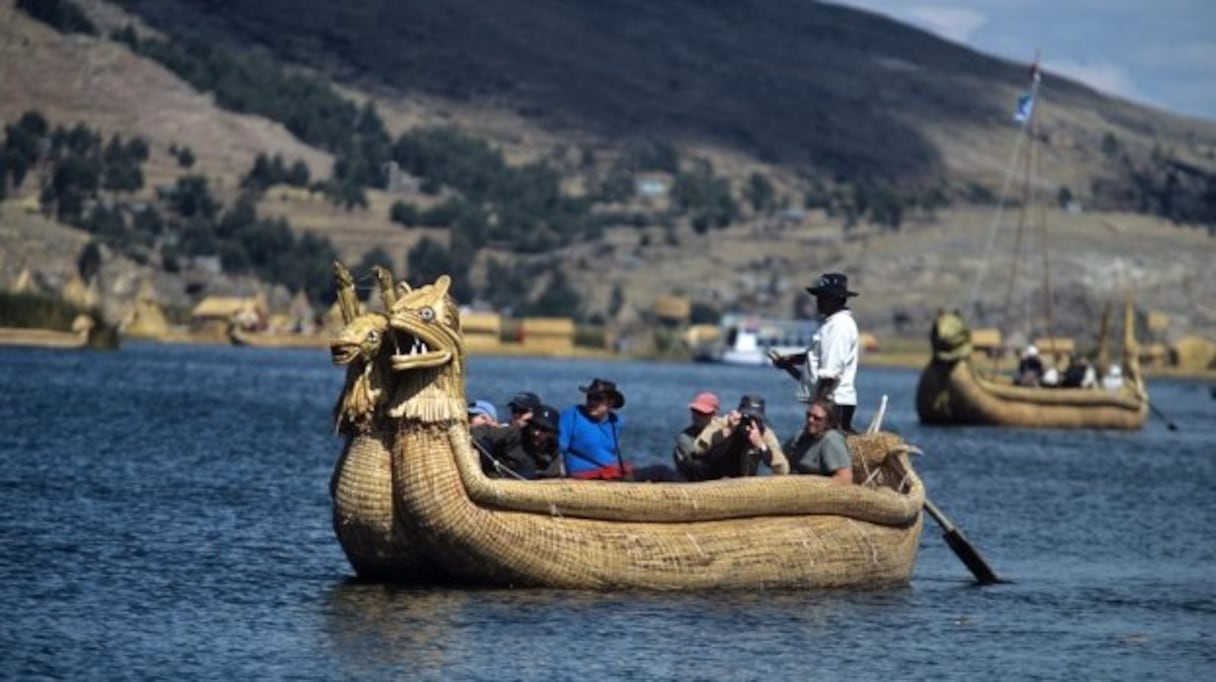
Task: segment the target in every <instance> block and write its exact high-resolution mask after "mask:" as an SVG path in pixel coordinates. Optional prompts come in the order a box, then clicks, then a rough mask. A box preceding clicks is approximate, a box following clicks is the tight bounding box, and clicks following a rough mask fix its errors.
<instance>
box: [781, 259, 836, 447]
mask: <svg viewBox="0 0 1216 682" xmlns="http://www.w3.org/2000/svg"><path fill="white" fill-rule="evenodd" d="M806 290H807V292H808V293H810V294H811V295H812V296H814V297H815V307H816V308H817V309H818V311H819V329H818V330H817V331H816V332H815V335H814V336H813V337H811V346H810V348H808V349H807V350H806V352H805V353H795V354H792V355H781V354H779V353H777V352H776V351H770V354H769V358H770V359H771V360H772V361H773V364H774V365H775V366H777V367H780V368H781V369H784V370H785V371H787V372H789V373H790V374H791V375H794V376H796V377H797V378H798V379H799V381H801V382H802V386H801V387H800V389H799V391H798V399H799V400H802V401H803V402H806V403H810V402H812V401H814V400H815V399H816V398H827V399H828V400H831V401H832V403H834V404H835V405H836V415H837V417H838V420H839V422H840V428H841V429H843V430H845V431H848V432H852V431H853V413H854V412H855V411H856V410H857V389H856V387H855V386H854V381H855V380H856V378H857V358H858V332H857V322H856V321H855V320H854V319H853V311H851V310H849V304H848V301H849V299H850V298H852V297H853V296H856V295H857V292H855V291H849V278H848V277H846V276H845V275H842V274H840V273H838V272H829V273H826V274H824V275H823V276H821V277H820V278H819V279H817V280H815V283H814V284H812V285H811V286H809V287H807V289H806ZM799 365H802V366H801V368H799Z"/></svg>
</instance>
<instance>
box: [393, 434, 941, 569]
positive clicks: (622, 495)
mask: <svg viewBox="0 0 1216 682" xmlns="http://www.w3.org/2000/svg"><path fill="white" fill-rule="evenodd" d="M467 442H468V435H467V425H465V424H464V423H462V421H460V420H452V421H449V422H446V423H443V422H422V423H417V422H411V423H406V424H403V425H402V427H401V431H400V433H399V435H398V438H397V440H396V443H395V445H394V447H393V450H392V461H393V464H392V471H393V494H394V496H395V504H396V513H397V522H398V524H405V523H408V524H413V526H414V528H415V529H417V530H418V531H419V533H420V535H422V536H423V538H424V542H425V544H426V546H427V547H426V550H425V551H426V554H427V556H428V557H429V558H430V559H431V560H433V561H435V562H436V563H437V564H439V565H440V566H441V567H442V569H443V570H444V571H445V572H446V573H447V574H448V575H449V576H450V577H452V578H455V579H459V580H463V581H466V582H470V583H474V584H499V585H518V586H546V587H560V588H576V589H610V588H622V587H628V588H643V589H658V590H677V589H704V588H711V587H712V588H727V589H729V588H755V587H798V588H808V587H840V586H846V585H865V586H877V585H886V584H898V583H904V582H906V581H907V580H908V578H909V576H910V574H911V570H912V565H913V562H914V561H915V557H916V549H917V546H918V544H919V538H920V529H921V516H920V513H919V510H920V506H921V505H922V504H923V500H924V495H923V488H922V487H921V484H920V480H919V478H917V477H916V475H915V474H914V473H913V472H912V471H911V469H910V467H907V466H906V455H904V454H902V453H900V454H896V455H894V456H893V457H892V458H891V459H892V460H894V461H895V462H897V464H893V465H892V466H894V467H897V468H898V467H903V473H904V474H906V477H905V479H904V480H905V484H906V486H907V488H908V492H907V493H906V495H905V498H906V499H904V500H903V501H901V502H894V506H898V507H900V508H902V509H903V510H904V512H905V514H904V516H903V517H902V518H901V519H900V523H899V524H898V525H882V524H877V523H871V522H867V521H864V520H860V519H858V518H852V517H851V516H852V515H853V514H857V515H864V514H867V513H870V512H872V511H873V509H875V508H880V507H884V506H886V505H887V504H888V503H890V502H891V501H893V498H896V497H899V496H898V495H896V494H895V493H894V492H889V494H883V493H879V492H877V491H874V490H870V489H867V488H863V487H861V486H854V488H856V489H857V491H859V492H861V493H862V495H861V496H860V497H864V496H866V495H870V496H873V497H874V498H875V501H874V502H870V501H866V500H862V499H860V497H859V498H852V497H851V496H849V495H845V496H843V497H842V500H843V503H842V504H841V508H840V509H838V510H837V513H822V514H795V515H761V514H757V513H755V512H753V513H752V515H750V516H745V517H738V518H723V516H724V515H725V514H728V513H733V514H740V513H741V512H740V511H738V510H735V511H729V512H728V511H724V510H725V509H727V507H726V505H727V503H726V501H725V498H726V497H731V496H733V497H735V498H743V499H745V500H751V501H752V503H754V504H755V505H760V506H764V505H769V504H771V501H770V499H769V498H770V497H773V496H778V497H780V496H785V495H788V494H789V492H790V491H793V490H797V489H799V488H798V487H797V486H793V487H788V489H787V486H785V485H783V484H782V482H780V481H778V480H777V479H775V478H773V479H769V478H763V479H749V480H746V481H742V480H741V481H726V482H722V483H696V484H646V483H610V482H595V481H563V482H560V483H559V484H558V485H553V486H549V485H546V484H544V483H521V484H518V485H512V486H503V487H501V488H497V491H498V493H499V494H500V497H499V500H498V501H499V504H511V501H510V500H511V498H512V497H514V496H516V495H523V491H524V489H525V488H530V489H533V490H539V489H542V488H545V489H547V488H552V489H553V490H554V491H558V490H566V489H568V490H570V491H571V496H572V498H573V496H574V495H575V494H577V495H581V496H584V497H586V498H588V499H589V500H590V502H588V503H587V504H585V505H583V506H584V507H585V508H584V509H583V510H582V511H583V513H586V514H590V513H598V514H604V515H605V516H608V517H610V518H611V517H612V516H614V515H624V516H630V517H634V516H638V515H644V514H645V513H652V514H654V515H658V516H662V515H664V514H670V512H669V511H666V510H664V508H663V506H662V505H663V504H664V503H665V502H669V501H671V500H675V499H693V500H697V499H700V498H702V497H703V498H704V500H703V501H704V504H705V505H706V506H707V509H706V510H705V511H704V512H703V513H702V515H701V516H700V517H698V518H700V519H702V520H690V521H683V522H672V521H658V520H649V521H641V520H634V521H622V520H616V519H611V520H593V519H589V518H575V517H570V516H565V515H560V512H561V510H560V509H556V510H553V511H552V512H546V513H535V512H531V513H530V512H522V511H505V510H503V509H501V508H491V507H489V506H484V505H481V504H478V503H476V502H474V500H472V499H470V497H469V490H471V489H473V488H476V487H477V486H479V485H480V484H481V483H482V482H484V481H485V479H484V477H483V476H482V475H481V474H480V471H479V470H471V469H470V468H471V467H475V466H476V460H475V458H474V456H473V454H472V453H471V452H470V451H469V448H468V446H467ZM901 460H902V462H901ZM789 478H790V479H794V480H795V481H796V482H802V483H805V484H808V485H807V486H805V487H802V488H800V490H801V492H802V493H803V495H806V496H809V495H812V494H815V493H819V492H824V491H821V490H819V489H818V487H817V486H811V485H809V484H810V483H812V482H813V481H812V480H811V479H810V478H809V477H789ZM785 483H789V481H786V482H785ZM840 487H841V488H845V487H844V486H840ZM825 491H826V489H825ZM546 492H548V491H546ZM723 492H727V493H729V494H728V495H723V494H722V493H723ZM880 499H881V500H882V501H878V500H880ZM850 503H851V506H852V508H846V507H848V506H849V504H850ZM680 514H682V515H686V514H687V505H685V510H684V511H681V512H680Z"/></svg>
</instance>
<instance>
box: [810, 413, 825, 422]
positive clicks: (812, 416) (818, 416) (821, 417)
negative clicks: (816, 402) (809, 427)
mask: <svg viewBox="0 0 1216 682" xmlns="http://www.w3.org/2000/svg"><path fill="white" fill-rule="evenodd" d="M806 418H807V419H809V420H811V421H813V422H821V421H826V420H827V418H828V416H827V415H826V414H815V413H814V412H807V413H806Z"/></svg>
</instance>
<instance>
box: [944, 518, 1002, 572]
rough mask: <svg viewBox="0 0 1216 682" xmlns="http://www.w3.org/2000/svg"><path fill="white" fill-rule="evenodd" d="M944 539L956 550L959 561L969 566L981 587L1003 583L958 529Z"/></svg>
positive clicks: (952, 530) (945, 535) (947, 533)
mask: <svg viewBox="0 0 1216 682" xmlns="http://www.w3.org/2000/svg"><path fill="white" fill-rule="evenodd" d="M942 537H943V538H945V539H946V544H948V545H950V549H952V550H954V554H955V555H956V556H958V558H959V560H960V561H962V562H963V564H965V565H966V566H967V570H969V571H971V575H974V576H975V580H976V582H978V583H979V584H981V585H995V584H996V583H999V582H1001V579H1000V578H998V577H996V573H994V572H993V570H992V568H991V567H990V566H988V562H987V561H984V557H982V556H980V553H979V552H978V551H976V549H975V547H974V546H973V545H972V544H971V543H970V542H968V541H967V538H965V537H963V534H962V533H960V532H959V531H958V530H957V529H953V528H952V529H950V530H948V531H946V532H945V533H942Z"/></svg>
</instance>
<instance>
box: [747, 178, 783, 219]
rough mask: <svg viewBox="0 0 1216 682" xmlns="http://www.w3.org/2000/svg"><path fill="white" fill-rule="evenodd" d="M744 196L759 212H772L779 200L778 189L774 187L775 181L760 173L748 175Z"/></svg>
mask: <svg viewBox="0 0 1216 682" xmlns="http://www.w3.org/2000/svg"><path fill="white" fill-rule="evenodd" d="M744 196H746V197H747V200H748V201H750V202H751V204H752V209H753V210H754V211H756V212H757V213H768V212H771V211H772V210H773V208H774V207H775V206H776V202H777V190H776V188H774V187H773V183H772V182H770V181H769V179H768V178H766V177H765V176H763V175H761V174H759V173H752V174H751V175H749V176H748V178H747V188H746V189H745V190H744Z"/></svg>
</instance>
